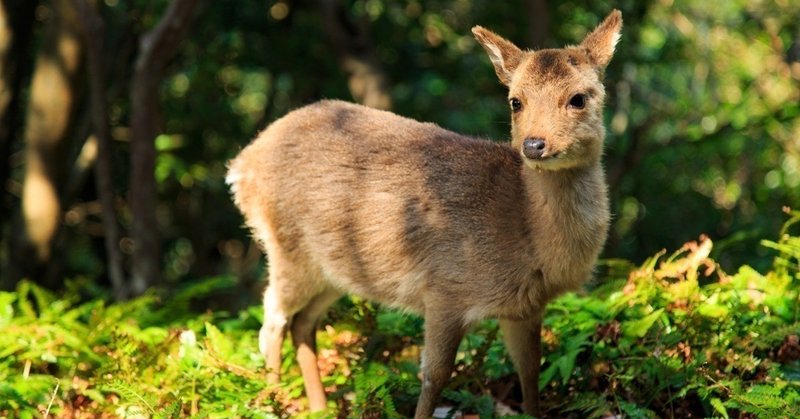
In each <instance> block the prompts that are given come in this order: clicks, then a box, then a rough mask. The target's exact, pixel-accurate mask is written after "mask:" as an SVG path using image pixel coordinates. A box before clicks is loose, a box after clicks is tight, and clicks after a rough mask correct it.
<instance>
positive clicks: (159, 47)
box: [128, 0, 198, 295]
mask: <svg viewBox="0 0 800 419" xmlns="http://www.w3.org/2000/svg"><path fill="white" fill-rule="evenodd" d="M197 4H198V0H173V1H172V2H171V3H170V4H169V6H168V7H167V10H166V11H165V12H164V15H163V16H162V18H161V20H160V21H159V22H158V24H156V26H155V27H154V28H153V29H152V30H150V31H149V32H147V33H146V34H145V35H144V36H142V39H141V41H140V43H139V48H140V50H139V55H138V57H137V59H136V64H135V65H134V74H133V82H132V84H131V178H130V192H129V197H128V202H129V203H130V208H131V215H132V218H133V219H132V224H131V239H132V240H133V254H132V259H131V262H132V267H131V275H132V277H131V288H132V292H133V293H134V294H135V295H138V294H141V293H143V292H144V291H145V290H146V289H147V288H148V287H150V286H151V285H154V284H157V283H159V282H160V278H161V262H160V261H161V242H160V240H161V239H160V236H159V230H158V220H157V217H156V204H157V195H156V189H157V188H156V186H157V185H156V180H155V174H154V171H155V159H156V149H155V143H154V140H155V136H156V132H157V127H156V110H157V109H158V84H159V82H160V81H161V79H162V78H163V75H164V74H163V73H164V70H165V69H166V65H167V63H168V62H169V60H170V59H171V58H172V57H173V55H175V52H176V51H177V48H178V45H179V44H180V41H181V40H182V39H183V37H184V35H185V34H186V32H187V31H188V29H189V27H190V24H191V20H192V17H194V12H195V10H196V8H197Z"/></svg>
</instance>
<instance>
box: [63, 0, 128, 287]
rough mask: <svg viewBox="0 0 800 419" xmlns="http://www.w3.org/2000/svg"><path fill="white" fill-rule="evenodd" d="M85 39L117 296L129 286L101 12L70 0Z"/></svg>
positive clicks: (82, 0)
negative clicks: (121, 237) (116, 197)
mask: <svg viewBox="0 0 800 419" xmlns="http://www.w3.org/2000/svg"><path fill="white" fill-rule="evenodd" d="M73 2H74V4H75V6H76V8H77V10H78V14H79V16H80V19H81V22H83V27H84V35H85V39H86V63H87V67H88V70H89V92H90V100H91V113H92V127H93V131H94V135H95V138H96V139H97V161H96V163H95V188H96V189H97V195H98V197H99V199H100V205H101V208H102V214H103V230H104V234H105V237H104V239H105V248H106V257H107V266H108V277H109V280H110V282H111V287H112V289H113V291H114V297H115V298H116V299H118V300H120V299H124V298H126V297H127V296H128V292H129V290H128V287H127V284H126V283H125V278H124V273H123V271H122V252H121V251H120V249H119V244H118V243H119V228H118V226H117V212H116V211H115V210H114V187H113V183H112V181H113V173H112V170H111V135H110V132H109V123H108V99H107V96H106V82H107V80H106V67H105V64H104V60H103V46H104V39H105V24H104V22H103V19H102V17H101V16H100V14H99V13H98V12H97V11H96V10H95V9H94V8H93V7H92V6H91V5H90V4H89V2H88V1H87V0H73Z"/></svg>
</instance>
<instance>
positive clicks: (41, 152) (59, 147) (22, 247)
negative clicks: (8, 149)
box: [11, 0, 82, 286]
mask: <svg viewBox="0 0 800 419" xmlns="http://www.w3.org/2000/svg"><path fill="white" fill-rule="evenodd" d="M50 6H51V8H50V14H49V19H50V21H49V22H47V23H46V25H47V27H46V29H45V34H44V39H43V42H42V46H41V48H40V50H39V53H38V56H37V58H36V67H35V70H34V73H33V79H32V81H31V90H30V103H29V105H28V115H27V119H26V124H25V146H26V149H25V178H24V181H23V185H22V221H21V225H20V226H18V229H19V230H21V234H15V235H14V237H12V241H16V243H13V244H12V250H13V251H12V253H11V257H12V259H13V261H12V263H13V265H14V267H15V268H16V272H15V273H17V274H20V275H24V276H27V277H30V278H32V279H34V280H36V281H39V282H42V283H44V284H45V285H48V286H55V285H56V281H57V276H58V274H57V272H56V271H57V269H56V265H55V264H54V263H55V262H57V260H54V258H53V251H54V246H53V242H54V239H55V237H56V234H57V232H58V230H59V226H60V224H61V210H62V209H61V201H60V197H59V193H60V191H61V186H62V185H61V183H62V180H63V179H64V178H65V170H66V167H67V166H68V165H67V163H68V160H67V159H65V158H64V155H65V154H66V151H67V146H68V144H67V139H68V138H69V136H68V135H67V134H68V132H69V129H70V123H71V119H72V118H71V116H72V114H73V108H74V102H75V91H74V89H75V82H76V78H77V77H76V76H77V74H78V69H79V67H80V63H81V48H82V46H81V40H80V36H79V32H78V26H77V19H76V15H75V10H74V8H73V7H72V5H71V4H70V3H69V1H68V0H53V1H52V2H51V3H50Z"/></svg>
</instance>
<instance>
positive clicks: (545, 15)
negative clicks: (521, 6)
mask: <svg viewBox="0 0 800 419" xmlns="http://www.w3.org/2000/svg"><path fill="white" fill-rule="evenodd" d="M525 3H526V4H525V6H526V9H527V10H528V42H530V43H531V47H532V48H536V49H539V48H545V47H547V44H548V41H549V40H550V39H551V38H550V13H549V12H548V11H547V0H525Z"/></svg>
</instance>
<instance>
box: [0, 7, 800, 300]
mask: <svg viewBox="0 0 800 419" xmlns="http://www.w3.org/2000/svg"><path fill="white" fill-rule="evenodd" d="M1 4H2V6H3V7H2V8H0V185H3V188H2V196H0V233H2V249H3V251H2V257H0V272H2V274H0V279H1V280H2V285H3V287H5V288H13V287H14V285H15V284H16V283H17V281H18V280H19V279H20V278H30V279H32V280H34V281H36V282H37V283H40V284H43V285H45V286H47V287H49V288H54V289H58V288H60V287H63V285H64V279H65V278H87V279H88V280H89V281H91V282H94V283H96V284H97V285H99V286H101V287H108V288H109V289H112V290H113V293H114V295H115V296H116V297H118V298H122V297H129V296H133V295H138V294H141V293H142V292H144V291H145V290H146V289H148V288H149V287H151V286H162V287H166V288H170V287H173V286H175V285H178V284H180V283H181V282H184V281H191V280H192V279H195V278H201V277H208V276H214V275H219V274H230V273H233V274H235V275H236V277H237V278H240V281H241V282H240V285H241V286H242V287H243V288H246V289H256V288H257V287H258V285H257V284H258V281H259V276H260V272H261V267H260V266H261V259H260V254H259V252H258V250H257V249H256V248H255V247H254V246H253V244H252V243H251V241H250V240H249V238H248V236H247V232H246V231H245V230H244V229H242V228H241V224H242V219H241V217H240V215H239V213H238V212H237V211H236V210H235V208H234V207H233V205H232V204H231V200H230V198H229V194H228V190H227V188H226V186H225V185H224V183H223V177H224V174H225V164H226V161H227V160H228V159H229V158H231V157H232V156H234V155H235V154H236V153H237V151H238V150H240V149H241V148H242V147H243V146H244V145H245V144H247V143H248V142H249V141H250V140H251V139H252V138H254V136H255V134H256V133H257V132H258V131H259V130H261V129H263V128H264V127H265V126H266V125H267V124H268V123H269V122H270V121H273V120H275V119H276V118H278V117H280V116H282V115H284V114H285V113H286V112H288V111H289V110H291V109H293V108H296V107H298V106H301V105H304V104H307V103H310V102H313V101H315V100H318V99H321V98H342V99H346V100H352V101H357V102H361V103H365V104H367V105H370V106H375V107H380V108H385V109H391V110H392V111H394V112H397V113H399V114H402V115H406V116H410V117H413V118H416V119H420V120H424V121H433V122H436V123H438V124H439V125H441V126H443V127H445V128H448V129H451V130H455V131H458V132H461V133H466V134H470V135H476V136H481V137H487V138H492V139H495V140H498V141H505V140H506V139H507V138H508V137H509V112H508V110H507V106H506V100H505V95H506V92H505V91H504V88H503V86H501V85H500V84H499V83H498V81H497V80H496V78H495V75H494V72H493V71H492V68H491V66H490V64H489V61H488V59H487V58H486V57H485V54H484V53H483V51H482V50H481V49H480V48H479V46H478V44H477V43H476V42H475V41H474V40H473V38H472V36H471V33H470V28H471V27H472V26H473V25H476V24H480V25H483V26H486V27H488V28H491V29H493V30H494V31H496V32H498V33H499V34H501V35H503V36H505V37H507V38H508V39H511V40H512V41H514V42H516V43H517V44H518V45H522V46H527V47H531V48H538V47H556V46H560V45H563V44H568V43H575V42H578V41H579V40H580V39H581V38H582V36H583V35H585V33H586V32H587V31H588V30H590V29H591V28H592V27H594V25H596V24H597V23H598V22H599V20H600V19H602V18H603V17H604V16H605V15H606V14H607V13H608V12H609V11H610V10H611V9H612V8H619V9H621V10H622V12H623V16H624V20H625V27H624V31H623V36H622V40H621V42H620V44H619V45H618V48H617V53H616V56H615V58H614V60H613V62H612V63H611V65H610V67H609V68H608V70H607V74H606V80H607V89H608V105H607V110H606V120H607V122H608V127H609V129H608V137H607V143H606V158H605V165H606V170H607V173H608V178H609V183H610V188H611V196H612V204H613V213H614V214H615V216H614V220H613V226H612V229H611V236H610V240H609V242H608V245H607V246H606V249H605V253H604V257H606V258H624V259H629V260H634V261H640V260H642V259H644V258H645V257H646V256H647V255H651V254H653V253H654V252H656V251H658V250H660V249H662V248H676V247H678V246H679V245H680V244H681V243H683V242H685V241H687V240H690V239H693V238H696V237H697V236H698V235H699V234H701V233H705V234H708V235H709V236H710V237H712V238H713V239H715V241H716V242H717V246H716V247H715V252H721V251H722V250H724V255H722V254H721V253H720V255H721V260H720V262H721V263H722V265H723V266H738V264H741V263H749V264H752V265H754V266H756V267H763V266H766V265H767V264H768V263H769V260H770V259H769V258H768V256H767V253H766V250H764V249H761V248H759V246H757V243H758V239H759V238H761V237H764V236H766V235H774V234H775V233H776V232H777V231H778V229H779V227H780V225H781V224H782V223H783V221H784V219H785V217H783V216H782V215H781V209H782V207H784V206H790V207H795V208H797V207H800V101H799V100H798V99H800V89H799V88H798V87H799V86H800V5H799V4H798V3H797V2H796V1H794V0H778V1H744V0H732V1H726V2H706V1H681V0H674V1H673V0H657V1H633V0H623V1H619V2H610V1H601V2H598V1H582V0H571V1H558V2H554V1H549V2H548V1H546V0H517V1H503V2H496V1H488V0H452V1H438V0H432V1H414V0H412V1H386V0H363V1H361V0H359V1H337V0H319V1H310V0H279V1H274V0H269V1H233V0H218V1H213V2H212V1H199V0H173V1H171V2H168V1H165V0H155V1H154V0H148V1H140V0H103V1H91V0H46V1H45V0H40V1H36V0H2V3H1ZM310 140H314V139H310ZM247 298H250V296H248V297H247Z"/></svg>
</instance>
